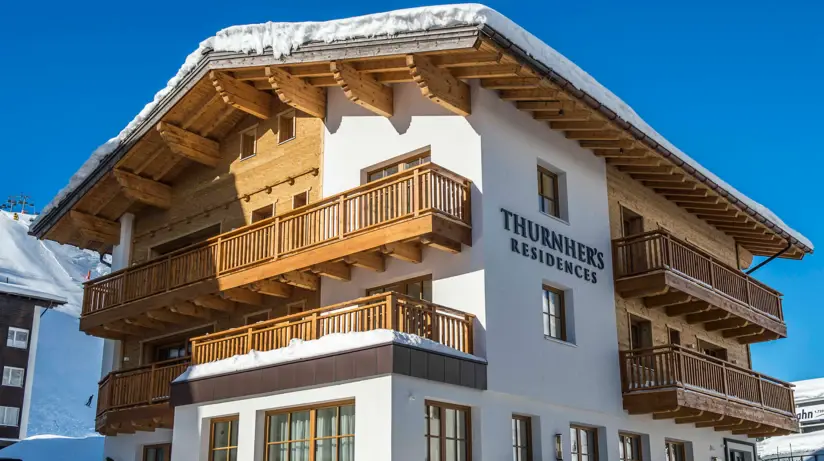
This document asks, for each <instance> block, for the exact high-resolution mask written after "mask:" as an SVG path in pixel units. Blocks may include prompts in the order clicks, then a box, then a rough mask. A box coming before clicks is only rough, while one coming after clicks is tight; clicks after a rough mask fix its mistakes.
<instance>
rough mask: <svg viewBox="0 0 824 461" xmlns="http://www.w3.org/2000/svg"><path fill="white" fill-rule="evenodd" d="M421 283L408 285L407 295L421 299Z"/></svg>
mask: <svg viewBox="0 0 824 461" xmlns="http://www.w3.org/2000/svg"><path fill="white" fill-rule="evenodd" d="M421 287H422V286H421V283H420V282H415V283H408V284H407V285H406V295H407V296H410V297H412V298H415V299H421Z"/></svg>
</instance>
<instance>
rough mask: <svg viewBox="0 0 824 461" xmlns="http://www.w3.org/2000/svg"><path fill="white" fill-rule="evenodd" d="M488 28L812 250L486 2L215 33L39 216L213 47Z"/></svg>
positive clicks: (275, 51)
mask: <svg viewBox="0 0 824 461" xmlns="http://www.w3.org/2000/svg"><path fill="white" fill-rule="evenodd" d="M481 25H487V26H489V27H491V28H493V29H495V30H496V31H497V32H498V33H500V34H501V35H503V36H504V37H506V38H507V39H509V40H510V41H512V42H513V43H514V44H515V45H517V46H518V47H520V48H521V49H523V50H524V51H526V52H527V53H528V54H529V55H531V56H532V58H534V59H536V60H537V61H539V62H541V63H543V64H544V65H545V66H547V67H549V68H551V69H552V70H554V71H555V72H557V73H558V74H559V75H561V76H562V77H564V78H565V79H566V80H568V81H569V82H570V83H572V85H574V86H575V87H577V88H578V89H579V90H582V91H584V92H586V93H588V94H589V95H590V96H592V97H593V98H595V99H596V100H597V101H598V102H600V103H601V104H603V105H604V106H606V107H607V108H609V109H610V110H612V111H613V112H615V113H616V114H618V116H619V117H621V118H622V119H624V120H626V121H627V122H629V123H630V124H632V125H634V126H635V127H636V128H638V129H639V130H640V131H642V132H643V133H644V134H646V135H647V136H649V137H650V138H651V139H653V140H654V141H655V142H657V143H659V144H661V145H662V146H663V147H664V148H666V149H667V150H669V151H670V152H672V153H673V154H674V155H675V156H677V157H678V158H680V159H681V160H683V161H684V162H685V163H687V164H688V165H690V166H692V167H693V168H695V169H696V170H697V171H698V172H699V173H700V174H702V175H704V176H706V177H707V178H708V179H709V180H710V181H712V182H714V183H716V184H718V185H719V186H720V187H721V188H723V189H725V190H726V191H728V192H729V193H730V194H732V195H733V196H734V197H735V198H736V199H738V200H740V201H741V202H742V203H744V204H745V205H746V206H748V207H749V208H751V209H753V210H755V211H756V212H757V213H759V214H761V215H762V216H764V217H765V218H767V219H768V220H769V221H771V222H773V223H774V224H775V225H777V226H778V227H780V228H781V229H782V230H784V231H785V232H787V233H788V234H790V235H791V236H792V237H794V238H795V239H797V240H798V241H799V242H801V243H802V244H804V245H805V246H807V247H809V248H810V249H813V244H812V242H810V240H808V239H807V238H806V237H804V236H803V235H802V234H801V233H800V232H797V231H796V230H794V229H793V228H791V227H790V226H788V225H787V224H785V223H784V221H782V220H781V219H780V218H779V217H778V216H777V215H776V214H775V213H773V212H772V211H770V210H769V209H768V208H767V207H765V206H763V205H761V204H760V203H758V202H756V201H754V200H752V199H750V198H749V197H747V196H746V195H744V194H743V193H741V192H739V191H738V190H736V189H735V188H734V187H732V186H730V185H729V184H727V183H726V182H724V181H723V180H721V179H720V178H719V177H717V176H716V175H714V174H713V173H711V172H710V171H709V170H707V169H706V168H704V167H703V166H701V165H700V164H699V163H698V162H697V161H695V160H693V159H692V158H690V157H689V156H688V155H687V154H685V153H684V152H682V151H681V150H679V149H678V148H676V147H675V146H674V145H673V144H672V143H670V142H669V141H667V140H666V139H665V138H664V137H663V136H661V135H660V134H659V133H658V132H656V131H655V130H654V129H652V127H651V126H649V125H648V124H647V123H646V122H644V120H643V119H642V118H641V117H640V116H639V115H638V114H637V113H635V111H634V110H633V109H632V108H631V107H630V106H629V105H628V104H627V103H625V102H624V101H622V100H621V98H619V97H618V96H616V95H615V94H613V93H612V92H611V91H609V90H608V89H606V88H605V87H604V86H603V85H601V84H600V83H598V82H597V81H596V80H595V79H594V78H592V76H590V75H589V74H588V73H586V72H585V71H584V70H583V69H581V68H580V67H578V66H577V65H576V64H575V63H573V62H572V61H570V60H569V59H567V58H566V57H565V56H563V55H562V54H561V53H559V52H557V51H556V50H555V49H553V48H552V47H550V46H549V45H547V44H546V43H544V42H543V41H541V40H540V39H539V38H537V37H535V36H534V35H532V34H531V33H529V32H527V31H526V30H525V29H523V28H522V27H520V26H519V25H517V24H515V23H514V22H513V21H511V20H510V19H509V18H507V17H506V16H503V15H502V14H500V13H498V12H497V11H495V10H493V9H491V8H489V7H487V6H484V5H480V4H456V5H439V6H427V7H421V8H409V9H402V10H395V11H390V12H386V13H376V14H370V15H365V16H357V17H353V18H345V19H337V20H333V21H324V22H299V23H287V22H266V23H264V24H251V25H242V26H232V27H228V28H226V29H223V30H221V31H219V32H218V33H217V34H216V35H215V36H214V37H210V38H207V39H206V40H204V41H202V42H201V43H200V46H199V47H198V48H197V49H196V50H195V51H194V52H193V53H191V54H190V55H189V56H188V57H187V58H186V60H185V61H184V63H183V66H181V68H180V69H179V70H178V72H177V74H176V75H175V76H174V77H172V79H171V80H169V82H168V84H167V85H166V87H165V88H163V89H162V90H160V91H158V92H157V94H155V96H154V99H153V100H152V101H151V102H149V103H148V104H146V106H145V107H144V108H143V110H141V111H140V113H139V114H138V115H137V116H136V117H135V118H134V119H133V120H132V121H131V122H130V123H129V124H128V125H126V127H125V128H124V129H123V130H122V131H121V132H120V134H118V135H117V136H115V137H114V138H112V139H110V140H108V141H107V142H106V143H105V144H103V145H101V146H100V147H98V148H97V149H96V150H95V151H94V152H92V155H91V157H89V159H88V160H87V161H86V162H85V163H84V164H83V165H82V166H81V167H80V169H79V170H78V171H77V172H76V173H75V174H74V176H72V178H71V179H70V180H69V184H68V185H67V186H66V187H64V188H63V189H62V190H60V191H59V192H58V193H57V195H56V196H55V197H54V198H53V199H52V201H51V202H50V203H49V204H48V205H46V207H45V208H44V209H43V212H42V214H41V216H44V215H46V214H48V213H49V212H50V211H51V210H52V209H54V207H55V206H57V205H58V204H59V203H60V202H61V201H63V199H65V198H66V197H67V196H68V195H69V194H71V193H72V192H73V191H74V190H75V189H76V188H77V187H79V186H80V184H81V183H82V182H83V181H84V180H85V179H86V178H87V177H88V176H89V175H91V174H92V172H93V171H94V169H95V168H96V167H97V166H98V165H99V164H100V163H101V162H102V161H103V159H105V158H106V156H108V155H109V154H111V153H112V152H113V151H114V150H115V149H116V148H117V147H118V146H119V145H120V144H121V143H122V142H123V141H124V140H125V139H126V138H127V137H128V136H129V135H130V134H132V133H133V132H134V131H135V130H137V128H138V127H139V126H140V124H141V123H143V122H144V121H145V120H146V119H147V118H148V117H149V115H150V114H151V112H152V110H153V109H154V108H155V107H156V106H157V104H158V103H159V102H160V101H161V100H162V99H163V98H164V97H166V96H167V95H169V94H170V93H171V92H172V91H173V90H174V89H175V88H176V87H177V86H178V85H179V84H180V83H181V82H182V81H183V78H184V77H185V76H186V75H188V74H189V73H190V72H192V71H193V70H194V69H195V67H196V66H197V64H198V63H199V62H200V60H201V59H203V58H204V56H205V54H206V53H207V52H209V51H216V52H239V53H247V54H258V55H262V54H264V53H265V50H267V48H268V49H270V50H271V53H272V55H273V56H274V57H275V58H279V57H281V56H283V55H289V54H291V53H292V51H294V50H295V49H297V48H298V47H299V46H301V45H304V44H307V43H310V42H325V43H331V42H336V41H343V40H349V39H353V38H362V37H376V36H390V37H391V36H394V35H397V34H400V33H406V32H421V31H426V30H431V29H441V28H448V27H459V26H481Z"/></svg>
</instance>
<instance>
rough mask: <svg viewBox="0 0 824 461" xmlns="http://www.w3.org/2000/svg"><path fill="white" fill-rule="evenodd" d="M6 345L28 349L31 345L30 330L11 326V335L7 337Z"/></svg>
mask: <svg viewBox="0 0 824 461" xmlns="http://www.w3.org/2000/svg"><path fill="white" fill-rule="evenodd" d="M6 346H8V347H16V348H18V349H26V348H28V346H29V330H24V329H23V328H15V327H9V335H8V338H7V339H6Z"/></svg>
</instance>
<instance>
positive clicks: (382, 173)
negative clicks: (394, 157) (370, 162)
mask: <svg viewBox="0 0 824 461" xmlns="http://www.w3.org/2000/svg"><path fill="white" fill-rule="evenodd" d="M431 161H432V155H431V154H430V152H429V151H426V152H424V153H422V154H418V155H414V156H412V157H407V158H405V159H403V160H401V161H400V162H397V163H392V164H391V165H386V166H382V167H380V168H376V169H374V170H371V171H369V172H368V173H367V174H366V181H367V182H372V181H377V180H378V179H382V178H385V177H387V176H391V175H393V174H395V173H397V172H399V171H403V170H408V169H411V168H415V167H416V166H418V165H423V164H424V163H429V162H431Z"/></svg>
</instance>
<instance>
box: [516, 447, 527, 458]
mask: <svg viewBox="0 0 824 461" xmlns="http://www.w3.org/2000/svg"><path fill="white" fill-rule="evenodd" d="M520 450H521V451H520V455H521V457H520V458H518V459H519V460H520V461H527V460H528V459H529V458H528V457H527V452H526V447H523V448H521V449H520Z"/></svg>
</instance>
